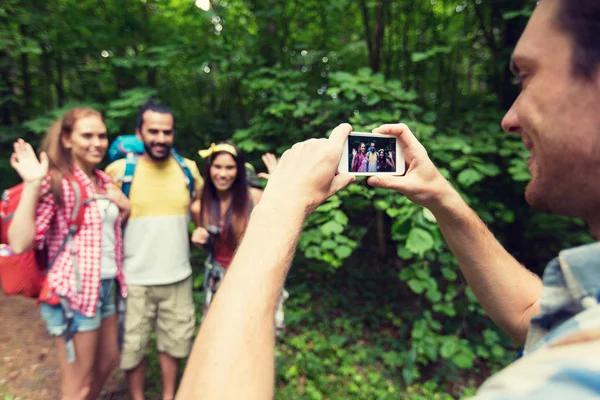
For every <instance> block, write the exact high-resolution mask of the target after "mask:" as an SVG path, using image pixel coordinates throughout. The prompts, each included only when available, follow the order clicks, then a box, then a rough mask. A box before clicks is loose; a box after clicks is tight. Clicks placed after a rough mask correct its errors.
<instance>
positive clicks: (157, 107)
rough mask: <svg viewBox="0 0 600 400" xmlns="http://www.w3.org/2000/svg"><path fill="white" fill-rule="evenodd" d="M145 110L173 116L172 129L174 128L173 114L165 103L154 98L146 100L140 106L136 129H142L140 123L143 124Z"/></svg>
mask: <svg viewBox="0 0 600 400" xmlns="http://www.w3.org/2000/svg"><path fill="white" fill-rule="evenodd" d="M146 111H154V112H157V113H160V114H169V115H170V116H171V117H173V130H175V116H174V115H173V111H171V109H170V108H169V107H167V106H166V105H164V104H160V103H158V102H156V101H155V100H154V99H150V100H148V101H147V102H146V103H144V104H143V105H142V106H141V107H140V110H139V111H138V115H137V121H136V125H135V127H136V128H137V129H140V130H141V129H142V125H144V113H145V112H146Z"/></svg>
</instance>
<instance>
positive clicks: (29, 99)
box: [19, 25, 33, 118]
mask: <svg viewBox="0 0 600 400" xmlns="http://www.w3.org/2000/svg"><path fill="white" fill-rule="evenodd" d="M19 29H20V31H21V35H22V36H23V37H26V36H27V28H26V27H25V25H21V26H20V28H19ZM21 78H22V81H23V96H24V98H25V101H24V105H25V109H24V110H22V113H21V115H22V116H23V118H27V116H28V115H31V113H32V111H33V110H32V107H33V93H32V91H31V77H30V76H29V54H27V53H21Z"/></svg>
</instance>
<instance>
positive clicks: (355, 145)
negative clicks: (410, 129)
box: [338, 132, 405, 176]
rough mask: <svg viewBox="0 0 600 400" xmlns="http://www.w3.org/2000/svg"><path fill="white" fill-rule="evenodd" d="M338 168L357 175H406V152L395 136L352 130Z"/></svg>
mask: <svg viewBox="0 0 600 400" xmlns="http://www.w3.org/2000/svg"><path fill="white" fill-rule="evenodd" d="M338 170H339V172H340V173H350V174H352V175H356V176H372V175H404V172H405V164H404V153H403V152H402V148H401V147H400V143H398V140H397V139H396V137H395V136H392V135H382V134H379V133H366V132H350V135H349V136H348V139H347V140H346V143H345V145H344V152H343V153H342V159H341V160H340V165H339V167H338Z"/></svg>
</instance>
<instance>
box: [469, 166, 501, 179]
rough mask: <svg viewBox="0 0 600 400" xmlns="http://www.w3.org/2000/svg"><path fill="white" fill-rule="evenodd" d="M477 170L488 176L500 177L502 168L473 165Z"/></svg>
mask: <svg viewBox="0 0 600 400" xmlns="http://www.w3.org/2000/svg"><path fill="white" fill-rule="evenodd" d="M473 166H474V167H475V169H477V170H478V171H479V172H481V173H482V174H484V175H487V176H498V175H500V167H498V166H497V165H496V164H479V163H475V164H474V165H473Z"/></svg>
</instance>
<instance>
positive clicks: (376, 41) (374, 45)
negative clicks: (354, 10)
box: [360, 0, 386, 73]
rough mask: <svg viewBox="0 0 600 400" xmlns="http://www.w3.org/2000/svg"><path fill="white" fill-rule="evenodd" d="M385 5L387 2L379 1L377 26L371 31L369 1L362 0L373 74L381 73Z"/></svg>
mask: <svg viewBox="0 0 600 400" xmlns="http://www.w3.org/2000/svg"><path fill="white" fill-rule="evenodd" d="M385 3H386V0H377V5H376V8H375V25H374V29H373V32H372V31H371V16H370V13H369V8H368V7H367V0H361V2H360V9H361V13H362V17H363V24H364V27H365V36H366V40H367V48H368V49H369V64H370V66H371V70H372V71H373V73H377V72H379V69H380V67H381V49H382V48H383V37H384V34H385Z"/></svg>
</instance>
